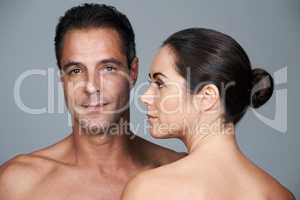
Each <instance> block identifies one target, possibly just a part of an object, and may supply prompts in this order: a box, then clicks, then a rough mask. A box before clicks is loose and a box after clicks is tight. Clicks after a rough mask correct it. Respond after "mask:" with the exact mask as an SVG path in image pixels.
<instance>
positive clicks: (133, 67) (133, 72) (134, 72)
mask: <svg viewBox="0 0 300 200" xmlns="http://www.w3.org/2000/svg"><path fill="white" fill-rule="evenodd" d="M138 72H139V59H138V57H134V59H133V60H132V62H131V64H130V72H129V78H130V82H131V86H134V84H135V82H136V80H137V76H138Z"/></svg>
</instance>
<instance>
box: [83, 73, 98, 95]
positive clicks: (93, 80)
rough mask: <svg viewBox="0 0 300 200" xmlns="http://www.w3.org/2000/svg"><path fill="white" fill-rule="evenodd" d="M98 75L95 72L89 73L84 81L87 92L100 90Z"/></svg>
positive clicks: (91, 92)
mask: <svg viewBox="0 0 300 200" xmlns="http://www.w3.org/2000/svg"><path fill="white" fill-rule="evenodd" d="M100 81H101V80H100V76H97V75H96V74H95V73H89V74H88V77H87V82H86V91H87V93H90V94H93V93H96V92H99V91H100Z"/></svg>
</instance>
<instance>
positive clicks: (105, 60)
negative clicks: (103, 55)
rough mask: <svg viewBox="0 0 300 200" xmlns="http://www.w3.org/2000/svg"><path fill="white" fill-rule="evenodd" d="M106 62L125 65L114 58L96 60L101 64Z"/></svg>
mask: <svg viewBox="0 0 300 200" xmlns="http://www.w3.org/2000/svg"><path fill="white" fill-rule="evenodd" d="M107 63H112V64H116V65H119V66H125V65H124V64H123V63H122V62H121V61H120V60H118V59H116V58H107V59H103V60H101V61H99V62H98V65H103V64H107Z"/></svg>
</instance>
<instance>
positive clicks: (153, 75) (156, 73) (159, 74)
mask: <svg viewBox="0 0 300 200" xmlns="http://www.w3.org/2000/svg"><path fill="white" fill-rule="evenodd" d="M157 76H162V77H165V78H168V77H167V76H166V75H164V74H163V73H161V72H155V73H153V74H152V78H157ZM149 77H150V78H151V74H149Z"/></svg>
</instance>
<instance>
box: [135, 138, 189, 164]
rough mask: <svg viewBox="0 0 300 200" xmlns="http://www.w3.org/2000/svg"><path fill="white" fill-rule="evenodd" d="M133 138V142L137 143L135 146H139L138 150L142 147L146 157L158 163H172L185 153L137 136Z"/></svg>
mask: <svg viewBox="0 0 300 200" xmlns="http://www.w3.org/2000/svg"><path fill="white" fill-rule="evenodd" d="M134 140H135V143H137V144H138V145H136V146H137V148H139V150H141V149H142V150H143V152H144V154H145V155H146V156H147V158H149V159H151V160H154V161H156V162H157V163H160V164H159V165H165V164H169V163H172V162H174V161H177V160H179V159H181V158H183V157H185V156H186V155H187V154H186V153H184V152H176V151H174V150H172V149H169V148H166V147H163V146H160V145H157V144H154V143H152V142H150V141H148V140H145V139H143V138H141V137H138V136H136V137H135V138H134Z"/></svg>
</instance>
